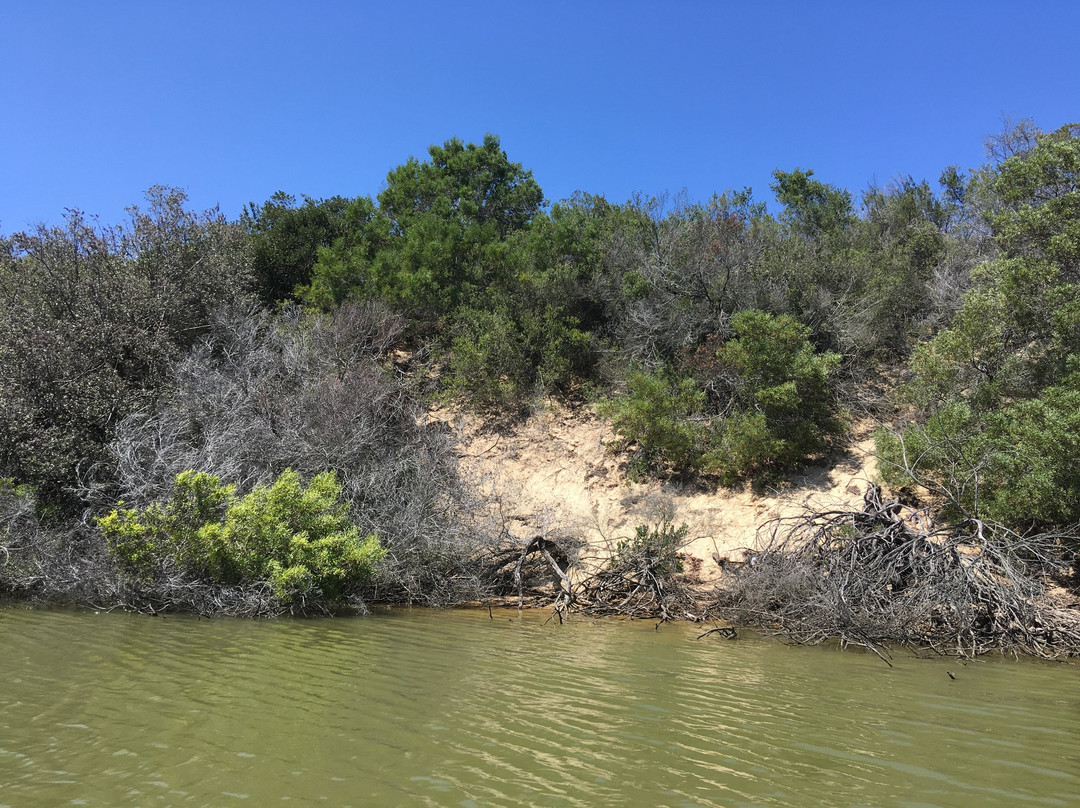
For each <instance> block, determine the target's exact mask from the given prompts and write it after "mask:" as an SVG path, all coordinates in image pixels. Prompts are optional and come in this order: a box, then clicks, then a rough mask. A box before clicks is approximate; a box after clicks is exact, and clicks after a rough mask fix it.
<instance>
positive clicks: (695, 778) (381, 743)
mask: <svg viewBox="0 0 1080 808" xmlns="http://www.w3.org/2000/svg"><path fill="white" fill-rule="evenodd" d="M547 616H548V615H547V614H546V613H545V612H532V613H529V612H526V613H524V614H519V613H518V612H516V611H505V612H499V611H496V612H495V613H494V619H491V618H489V616H488V613H487V612H486V611H451V612H431V611H426V610H407V609H401V610H390V611H384V612H379V613H375V614H372V615H370V616H368V617H359V618H337V619H313V620H275V621H243V620H199V619H196V618H191V617H168V618H149V617H142V616H135V615H125V614H94V613H92V612H76V611H64V610H54V611H48V610H46V611H31V610H26V609H24V608H21V607H16V608H8V609H0V806H13V808H25V807H26V806H61V805H92V806H119V805H140V806H141V805H147V806H151V805H152V806H157V805H197V806H202V805H213V806H216V805H223V806H232V805H244V806H263V805H290V804H291V805H334V806H349V805H351V806H465V807H469V806H856V805H859V806H911V807H912V808H915V807H916V806H919V807H922V806H1010V808H1013V807H1014V806H1080V665H1076V664H1048V663H1036V662H1032V661H1015V660H1002V659H991V660H984V661H978V662H974V663H968V664H962V663H959V662H957V661H956V660H944V659H929V660H927V659H917V658H915V657H913V656H911V655H910V654H906V653H900V654H898V655H897V656H896V658H895V659H894V663H895V667H893V668H889V667H888V666H886V665H885V664H883V663H882V662H881V661H880V660H878V659H877V658H876V657H874V656H872V655H868V654H865V653H860V652H853V651H850V650H849V651H846V652H842V651H839V650H837V649H835V648H809V649H808V648H791V647H786V646H784V645H781V644H779V643H777V642H774V641H771V640H764V639H739V640H735V641H731V640H724V639H720V638H718V637H715V636H714V637H708V638H705V639H702V640H697V639H696V637H697V635H698V634H699V633H700V632H701V629H700V628H699V627H697V626H687V625H666V626H662V627H661V628H660V629H659V630H654V629H653V626H652V624H651V623H630V622H624V621H617V620H606V621H592V620H585V619H576V620H572V621H569V622H568V623H566V624H564V625H561V626H560V625H553V624H551V623H547V624H545V619H546V618H547ZM947 671H951V672H952V673H953V674H954V675H955V677H956V678H955V679H952V678H950V677H949V675H948V674H947Z"/></svg>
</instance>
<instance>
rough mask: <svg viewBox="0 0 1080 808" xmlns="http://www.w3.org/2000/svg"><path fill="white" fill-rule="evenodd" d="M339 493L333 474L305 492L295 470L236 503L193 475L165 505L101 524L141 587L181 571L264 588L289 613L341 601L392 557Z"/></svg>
mask: <svg viewBox="0 0 1080 808" xmlns="http://www.w3.org/2000/svg"><path fill="white" fill-rule="evenodd" d="M340 494H341V486H340V485H339V484H338V481H337V478H336V476H335V475H334V473H333V472H324V473H323V474H319V475H317V476H316V477H315V478H314V479H312V480H311V482H310V484H309V485H308V486H307V487H305V486H304V485H303V484H302V483H301V481H300V476H299V475H298V474H297V473H296V472H294V471H292V470H287V471H285V472H283V473H282V474H281V476H280V477H278V479H277V480H275V481H274V483H273V484H272V485H270V486H261V485H260V486H256V487H255V489H254V490H253V491H252V492H251V493H250V494H247V495H246V496H243V497H238V496H237V495H236V489H235V486H232V485H224V484H222V483H221V481H220V479H218V478H217V477H215V476H213V475H210V474H205V473H202V472H196V471H186V472H183V473H181V474H179V475H178V476H177V477H176V481H175V485H174V488H173V493H172V497H171V498H170V499H169V501H168V502H167V503H165V504H164V505H158V504H154V505H151V506H150V507H149V508H147V509H145V510H143V511H142V512H139V511H138V510H136V509H134V508H129V509H123V510H121V509H114V510H113V511H111V512H110V513H109V514H107V515H105V516H103V517H100V518H99V519H97V524H98V527H99V528H100V529H101V532H102V534H103V535H104V536H105V538H106V539H107V541H108V542H109V549H110V551H111V552H112V553H113V554H114V555H115V556H116V557H117V559H118V560H119V562H120V563H121V565H122V566H123V567H124V568H125V569H126V570H127V571H128V572H129V573H130V574H132V575H133V576H136V577H137V578H139V579H143V580H147V579H152V578H153V577H155V576H158V575H163V574H169V573H170V572H173V571H179V572H180V573H181V574H183V575H185V576H189V577H193V578H195V579H201V580H207V581H210V582H212V583H214V584H220V585H224V586H242V585H250V584H257V583H262V582H266V583H268V584H269V585H270V586H271V587H272V588H273V591H274V595H275V596H276V597H277V598H278V600H280V601H281V602H282V603H283V604H285V605H288V604H290V603H292V602H293V601H295V600H297V599H300V598H304V597H308V596H314V597H320V598H325V599H328V600H330V601H340V600H341V599H342V598H343V597H344V596H345V595H346V594H347V593H348V592H349V591H350V590H353V589H355V588H356V586H358V585H359V584H361V583H362V582H364V581H365V580H367V579H368V578H370V577H371V575H372V573H373V570H374V566H375V565H376V564H377V563H378V562H379V561H380V560H381V559H382V558H383V556H384V555H385V550H383V549H382V547H381V546H380V545H379V541H378V539H377V537H376V536H375V535H374V534H370V535H367V536H364V535H362V534H361V532H360V530H359V528H358V527H357V526H356V525H355V524H353V523H352V522H351V521H350V520H349V517H348V506H347V505H346V504H345V503H343V502H342V501H341V500H340Z"/></svg>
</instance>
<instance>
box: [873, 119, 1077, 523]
mask: <svg viewBox="0 0 1080 808" xmlns="http://www.w3.org/2000/svg"><path fill="white" fill-rule="evenodd" d="M1025 143H1026V144H1027V145H1026V147H1025V148H1024V149H1023V150H1021V151H1019V152H1018V153H1013V154H1011V155H1009V156H1008V157H1006V159H1004V160H1003V161H1002V162H1001V164H1000V166H999V167H998V174H997V177H996V180H995V181H994V190H995V194H996V198H997V199H998V200H1000V202H1001V207H1000V210H999V212H998V213H997V214H996V215H995V216H994V217H993V219H992V225H993V229H994V233H995V235H996V237H997V240H998V242H999V244H1000V246H1001V248H1002V251H1003V255H1002V257H1001V258H999V259H998V260H995V261H991V262H987V263H985V264H983V265H982V266H980V267H979V269H978V271H977V272H976V273H975V274H974V276H973V282H974V285H973V287H972V289H971V290H970V291H969V292H967V294H966V295H965V296H964V298H963V306H962V308H961V310H960V311H959V312H958V313H957V316H956V318H955V320H954V321H953V323H952V325H951V326H950V327H949V328H948V329H946V330H945V331H943V332H942V333H940V334H939V335H938V336H937V337H935V338H934V339H933V340H931V341H930V342H928V343H926V344H924V345H922V346H920V347H919V349H918V350H917V351H916V354H915V356H914V358H913V361H912V370H913V374H914V378H913V380H912V382H911V384H910V386H909V388H908V393H907V394H908V397H909V398H910V399H911V400H912V401H914V402H916V403H918V404H920V405H922V406H923V407H924V408H925V410H926V413H927V415H926V418H925V421H924V423H921V424H913V425H911V426H910V427H908V428H907V429H906V430H904V431H903V432H902V433H897V434H889V433H882V434H881V435H880V437H879V452H880V453H881V455H882V457H883V459H884V460H885V461H886V463H887V465H886V469H885V471H886V474H887V476H888V478H889V479H891V480H893V481H895V482H897V483H901V482H905V481H915V482H917V483H920V484H922V485H925V486H926V487H928V488H930V489H931V490H934V491H937V492H938V493H940V494H941V495H942V496H943V497H945V499H946V500H947V501H948V503H949V504H950V506H951V508H952V510H953V512H954V513H955V514H958V515H965V516H971V517H987V518H992V519H996V520H999V521H1001V522H1004V523H1006V524H1009V525H1014V526H1016V525H1024V524H1029V525H1030V524H1032V523H1038V522H1051V523H1054V522H1057V523H1065V522H1073V521H1076V520H1080V498H1078V497H1077V491H1078V490H1080V466H1078V465H1077V457H1078V449H1080V445H1078V443H1077V441H1076V438H1075V435H1076V427H1077V424H1078V421H1077V406H1078V404H1080V398H1078V395H1077V394H1078V391H1080V375H1078V372H1080V294H1078V293H1080V240H1078V239H1077V235H1078V233H1080V230H1078V222H1080V185H1078V184H1077V169H1078V167H1080V126H1076V125H1072V126H1066V127H1062V128H1061V129H1059V130H1057V131H1056V132H1053V133H1050V134H1045V135H1043V134H1038V135H1037V136H1034V138H1033V142H1032V141H1025Z"/></svg>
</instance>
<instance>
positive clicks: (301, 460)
mask: <svg viewBox="0 0 1080 808" xmlns="http://www.w3.org/2000/svg"><path fill="white" fill-rule="evenodd" d="M401 329H402V323H401V320H400V319H399V318H397V317H395V316H393V315H391V314H389V313H388V312H387V311H386V310H385V308H383V307H381V306H380V305H378V304H375V303H369V304H349V305H346V306H343V307H341V308H340V309H338V311H337V312H336V313H335V314H334V315H332V316H330V315H321V316H312V317H304V316H301V315H300V314H299V312H296V311H286V312H285V313H284V314H283V315H279V316H276V317H275V316H273V315H270V314H268V313H266V312H245V311H236V310H232V311H222V312H220V313H219V315H218V316H217V317H216V318H215V320H214V327H213V331H212V332H211V333H210V334H209V335H207V337H206V338H205V339H204V341H203V342H202V343H201V344H200V345H198V346H196V348H195V349H194V350H192V351H191V352H190V353H189V354H188V355H187V356H185V357H183V358H182V359H180V360H179V361H178V362H177V363H176V364H175V366H174V368H173V371H172V377H171V381H170V391H169V393H168V395H167V396H165V397H164V398H163V401H162V404H161V406H160V407H159V408H158V409H157V410H156V411H145V412H141V413H137V414H134V415H132V416H130V417H129V418H127V419H126V420H125V421H124V422H123V423H122V424H121V425H120V428H119V429H118V434H117V438H116V440H115V441H114V442H113V443H112V444H111V446H110V449H111V451H112V453H113V455H114V457H115V468H116V482H115V483H110V482H109V481H108V480H103V481H102V485H101V488H100V490H98V491H96V492H93V493H92V494H90V495H89V496H90V497H91V498H92V499H93V500H94V501H95V502H101V503H105V502H115V500H117V499H122V500H124V501H125V502H126V503H127V507H129V508H131V507H134V508H137V509H139V510H145V509H147V508H149V507H150V506H151V505H153V503H161V502H165V501H168V500H169V498H170V497H171V496H172V489H173V485H174V481H175V479H176V477H177V476H178V475H179V474H181V473H182V472H184V471H186V470H188V469H194V470H196V471H198V472H202V473H205V474H210V475H213V476H214V477H217V478H218V479H220V480H221V481H223V482H225V483H228V484H231V485H235V486H236V491H237V493H238V494H241V495H243V494H247V493H249V492H250V491H252V490H253V489H254V488H255V487H256V486H259V485H262V486H266V485H269V484H271V482H272V481H273V480H275V479H276V478H277V477H278V476H280V475H281V474H282V473H283V472H284V471H285V470H286V469H293V470H295V471H296V472H298V473H299V474H300V475H301V477H303V478H305V479H312V478H314V477H315V476H316V475H318V474H319V473H321V472H323V471H325V470H328V469H329V470H333V471H334V472H335V473H336V475H337V479H338V481H339V483H340V485H341V496H342V499H343V500H344V502H345V503H346V504H347V506H348V508H349V516H350V519H351V520H352V521H353V523H355V524H357V525H358V526H359V528H360V530H361V532H362V533H364V534H365V535H366V534H370V533H376V534H378V536H379V537H380V540H381V542H382V545H383V546H384V547H385V548H386V551H387V558H386V560H385V562H384V563H383V564H381V565H380V567H379V570H378V572H377V574H376V576H375V577H374V578H373V580H372V581H371V583H370V586H369V589H370V593H369V594H371V595H372V596H376V597H381V598H388V599H393V600H414V601H421V602H432V603H439V602H446V601H454V600H457V599H459V598H460V597H469V596H474V595H475V594H476V593H477V592H478V591H480V590H482V589H483V587H485V586H486V585H487V583H485V581H484V580H482V575H483V572H482V570H480V569H479V568H478V567H470V560H471V559H472V558H474V557H475V556H477V555H479V554H480V549H481V548H482V547H483V546H485V543H486V542H488V541H489V536H490V535H491V531H490V530H488V529H487V527H486V526H485V525H483V524H481V523H480V522H479V518H480V517H479V515H478V514H479V509H478V508H474V507H473V504H472V503H471V501H470V498H469V497H470V495H469V492H468V490H467V488H466V487H465V486H464V484H463V483H462V481H461V480H459V478H458V475H457V468H456V458H455V456H454V454H453V450H452V446H451V444H450V442H449V440H448V439H447V435H446V434H445V432H444V431H443V430H442V429H440V428H439V426H438V425H437V424H432V423H429V422H428V421H427V418H426V416H425V410H424V406H423V404H422V403H421V402H420V401H419V399H418V398H417V397H416V396H415V395H414V394H413V392H412V391H411V390H410V389H409V388H408V386H407V383H406V379H405V378H404V377H402V376H400V375H399V374H397V373H396V372H392V371H390V370H388V369H387V368H386V367H385V365H386V364H387V352H388V351H389V349H390V348H391V347H392V346H393V345H395V344H396V342H397V340H398V339H400V336H401Z"/></svg>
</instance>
